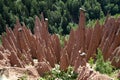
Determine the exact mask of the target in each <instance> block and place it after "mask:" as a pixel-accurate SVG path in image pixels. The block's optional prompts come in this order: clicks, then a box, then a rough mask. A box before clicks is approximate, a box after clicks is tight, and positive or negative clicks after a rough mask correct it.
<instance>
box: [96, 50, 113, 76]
mask: <svg viewBox="0 0 120 80" xmlns="http://www.w3.org/2000/svg"><path fill="white" fill-rule="evenodd" d="M96 58H97V60H96V67H95V70H96V71H99V72H100V73H102V74H104V73H105V74H111V73H112V72H113V66H112V65H111V62H110V61H104V58H103V55H102V51H101V50H100V49H98V53H97V56H96Z"/></svg>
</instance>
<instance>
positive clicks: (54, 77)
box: [39, 65, 77, 80]
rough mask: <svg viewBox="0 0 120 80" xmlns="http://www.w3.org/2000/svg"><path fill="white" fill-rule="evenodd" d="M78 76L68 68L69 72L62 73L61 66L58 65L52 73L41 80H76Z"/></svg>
mask: <svg viewBox="0 0 120 80" xmlns="http://www.w3.org/2000/svg"><path fill="white" fill-rule="evenodd" d="M76 78H77V74H76V73H74V72H73V68H72V67H68V69H67V71H66V72H65V71H61V70H60V66H59V65H56V66H55V68H53V69H52V70H51V71H50V72H48V73H46V75H45V76H43V77H42V78H40V79H39V80H76Z"/></svg>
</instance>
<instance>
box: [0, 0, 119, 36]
mask: <svg viewBox="0 0 120 80" xmlns="http://www.w3.org/2000/svg"><path fill="white" fill-rule="evenodd" d="M119 5H120V0H32V1H31V0H1V1H0V34H1V33H2V32H4V31H5V26H6V24H7V25H8V26H10V27H11V28H13V27H14V24H15V21H16V18H18V19H19V20H20V22H21V23H23V22H25V24H26V25H27V27H29V28H30V29H31V30H32V31H33V27H34V18H35V16H36V15H37V16H39V17H40V13H41V12H43V13H44V16H45V17H47V18H48V22H49V31H50V33H58V34H62V35H65V34H68V33H69V32H70V28H69V27H68V26H69V25H70V24H69V23H75V24H76V23H78V21H79V8H80V7H83V8H85V9H86V16H87V21H89V20H93V19H100V18H102V17H104V16H106V14H107V13H108V12H109V13H110V14H111V15H115V14H116V13H118V14H119V13H120V6H119Z"/></svg>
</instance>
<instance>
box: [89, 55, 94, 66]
mask: <svg viewBox="0 0 120 80" xmlns="http://www.w3.org/2000/svg"><path fill="white" fill-rule="evenodd" d="M88 63H89V64H90V66H91V67H92V68H93V65H94V59H93V58H92V57H90V59H89V61H88Z"/></svg>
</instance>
